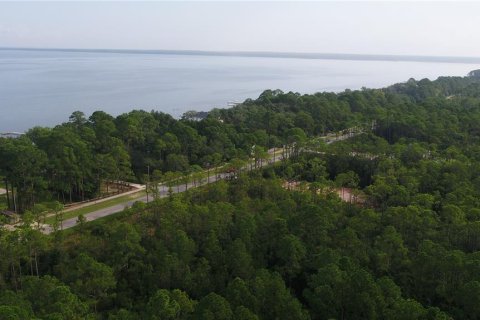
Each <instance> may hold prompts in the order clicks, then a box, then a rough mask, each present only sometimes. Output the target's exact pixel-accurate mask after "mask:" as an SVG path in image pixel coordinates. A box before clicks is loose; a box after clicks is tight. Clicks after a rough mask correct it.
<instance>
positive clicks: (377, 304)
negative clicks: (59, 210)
mask: <svg viewBox="0 0 480 320" xmlns="http://www.w3.org/2000/svg"><path fill="white" fill-rule="evenodd" d="M479 92H480V86H479V83H478V81H477V80H475V79H474V78H471V77H470V78H440V79H438V80H436V81H428V80H421V81H415V80H410V81H408V82H407V83H403V84H398V85H395V86H392V87H390V88H386V89H381V90H367V89H364V90H360V91H345V92H343V93H340V94H333V93H318V94H315V95H300V94H295V93H282V92H280V91H271V90H268V91H265V92H264V93H263V94H262V95H261V96H260V97H259V98H258V99H257V100H255V101H253V100H248V101H246V102H245V103H244V104H242V105H240V106H237V107H235V108H232V109H228V110H213V111H212V112H211V113H210V114H209V115H208V117H206V118H205V119H203V120H201V121H198V122H195V121H191V120H187V118H185V119H182V120H175V119H173V118H171V117H170V116H168V115H164V114H160V113H156V112H151V113H148V112H143V111H133V112H131V113H129V114H124V115H121V116H119V117H117V118H113V117H111V116H109V115H107V114H105V113H102V112H95V113H94V114H93V115H92V116H91V117H90V118H89V119H86V118H85V117H84V116H83V115H82V114H81V113H74V114H73V115H72V117H71V118H70V122H69V123H66V124H63V125H61V126H58V127H56V128H53V129H44V128H35V129H32V130H31V131H30V132H29V133H28V134H27V136H26V137H22V138H20V139H17V140H10V139H1V140H0V157H1V159H0V175H2V176H3V177H5V178H6V184H7V188H8V190H9V191H10V194H9V196H10V206H12V203H13V201H12V199H13V198H12V192H14V193H15V196H16V198H15V199H16V200H18V202H17V205H18V206H19V210H27V209H31V213H27V214H25V218H26V220H27V221H28V219H31V221H30V222H34V221H35V220H39V219H40V218H39V217H40V216H41V215H42V210H41V209H42V206H39V205H38V202H39V200H44V199H50V198H55V199H59V200H61V201H62V200H63V199H64V198H65V201H68V200H70V197H71V198H72V200H78V199H81V198H83V197H85V198H88V197H91V196H93V195H95V194H97V193H98V191H99V184H100V181H102V180H103V181H105V180H125V179H129V178H132V173H133V174H134V175H136V176H137V177H139V178H141V179H143V174H144V173H145V170H146V166H147V165H148V166H150V168H151V170H152V172H154V171H153V169H157V174H156V175H157V176H159V177H160V176H162V171H174V170H178V171H185V170H189V169H190V168H192V167H193V169H196V170H198V167H196V166H195V165H200V166H204V167H212V166H213V167H214V166H216V165H218V164H219V163H220V162H221V161H222V160H230V159H232V158H238V159H237V160H236V161H233V162H232V164H231V166H232V167H241V165H240V164H239V163H240V162H241V160H239V159H244V157H245V156H247V155H252V156H253V157H255V158H256V159H257V160H259V161H261V159H264V157H265V154H264V153H265V149H266V148H268V147H273V146H276V147H278V146H280V145H282V144H285V143H293V142H294V143H295V145H293V144H292V145H291V146H290V147H289V150H288V151H289V152H290V153H291V155H292V157H291V158H290V159H289V160H285V161H281V162H280V163H278V164H276V165H275V166H271V167H269V168H267V169H265V170H263V171H262V172H259V171H260V170H259V171H257V172H255V171H252V172H251V173H248V174H247V173H238V174H236V179H233V180H232V181H229V182H226V181H220V182H217V183H215V184H211V185H208V186H205V187H202V188H198V189H193V188H192V189H191V190H190V191H189V192H187V193H185V194H182V195H172V197H170V198H169V199H165V200H157V201H155V202H152V203H150V204H149V205H148V206H144V207H142V208H141V207H138V206H137V207H134V208H132V209H129V210H128V211H126V212H125V214H121V215H117V216H115V217H111V218H110V219H108V220H106V221H107V222H102V221H99V222H97V223H92V224H90V223H85V224H83V225H82V226H81V229H78V230H74V231H73V232H71V233H65V234H64V236H63V237H57V238H54V237H45V236H42V235H41V234H40V233H38V232H37V231H35V230H33V229H32V227H31V225H30V223H25V224H24V225H23V226H22V227H21V228H20V229H19V230H16V231H14V232H7V231H4V230H3V229H0V253H1V255H0V256H1V259H0V319H35V318H40V319H76V318H79V319H84V318H89V317H96V318H99V319H100V318H101V319H232V320H247V319H251V320H255V319H261V320H269V319H272V320H273V319H285V320H287V319H288V320H290V319H329V318H334V319H421V320H427V319H445V320H446V319H453V318H454V319H478V318H479V313H480V309H479V304H480V276H479V275H480V251H479V250H480V211H479V209H478V208H480V199H479V196H478V195H479V194H480V179H479V176H480V148H479V147H478V144H479V143H480V130H479V129H478V123H479V121H480V98H479V97H480V93H479ZM371 120H376V128H374V129H375V130H373V131H371V132H369V133H366V134H362V135H359V136H356V137H354V138H351V139H349V140H345V141H342V142H337V143H335V144H331V145H327V144H326V143H324V142H323V143H322V142H318V141H317V142H315V140H311V139H310V138H311V137H312V136H313V135H320V134H323V133H325V132H328V131H331V130H340V129H344V128H348V127H351V126H353V125H355V124H364V123H366V122H368V123H371V122H370V121H371ZM374 124H375V123H374ZM312 141H313V142H312ZM32 142H33V144H32ZM254 144H255V145H256V147H255V148H254V149H252V146H253V145H254ZM257 146H258V148H257ZM26 155H28V156H26ZM207 164H208V165H207ZM213 170H215V169H212V171H213ZM172 175H174V174H173V173H172V172H170V173H167V174H166V176H172ZM285 181H302V182H303V183H304V184H303V185H300V186H298V188H296V189H295V190H285V189H284V188H282V183H283V182H285ZM339 187H345V188H349V189H353V191H352V192H355V193H358V194H359V195H360V197H361V199H362V200H363V201H362V203H361V204H360V205H354V204H350V203H346V202H342V201H340V199H339V198H338V197H337V196H336V194H335V188H339Z"/></svg>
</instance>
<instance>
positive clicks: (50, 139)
mask: <svg viewBox="0 0 480 320" xmlns="http://www.w3.org/2000/svg"><path fill="white" fill-rule="evenodd" d="M479 86H480V82H479V81H478V80H477V79H476V78H475V77H466V78H461V77H452V78H439V79H438V80H436V81H429V80H426V79H425V80H420V81H416V80H413V79H411V80H409V81H408V82H406V83H401V84H397V85H394V86H391V87H389V88H385V89H363V90H359V91H350V90H346V91H345V92H342V93H338V94H335V93H316V94H312V95H300V94H298V93H293V92H289V93H284V92H282V91H279V90H273V91H272V90H267V91H265V92H263V93H262V94H261V95H260V96H259V97H258V98H257V99H255V100H251V99H248V100H246V101H245V102H244V103H243V104H241V105H238V106H236V107H233V108H230V109H214V110H212V111H211V112H209V113H208V116H206V117H205V118H204V119H202V120H200V121H195V120H191V118H190V117H184V118H183V119H180V120H176V119H174V118H173V117H171V116H170V115H167V114H164V113H160V112H155V111H152V112H146V111H138V110H136V111H132V112H130V113H127V114H122V115H120V116H118V117H116V118H114V117H112V116H110V115H108V114H106V113H105V112H102V111H97V112H94V113H93V114H92V115H90V116H89V117H88V118H87V117H86V116H85V115H84V114H83V113H82V112H74V113H73V114H72V115H71V116H70V119H69V121H68V122H66V123H63V124H61V125H58V126H56V127H54V128H41V127H35V128H32V129H31V130H29V131H28V132H27V134H26V135H25V136H22V137H20V138H18V139H2V138H0V177H2V176H3V178H4V182H5V187H6V189H7V190H8V191H9V192H8V203H9V207H10V209H14V208H16V209H17V211H20V212H22V211H24V210H26V209H29V208H31V207H32V206H33V205H34V204H35V203H38V202H43V201H51V200H59V201H61V202H64V203H65V202H71V201H77V200H84V199H88V198H92V197H95V196H97V195H99V193H100V188H101V184H102V181H112V180H130V181H132V180H133V181H143V180H144V175H145V174H146V173H147V167H149V168H150V170H151V171H154V170H158V171H159V172H167V171H172V172H187V171H188V170H189V168H190V167H191V166H192V165H197V166H201V167H204V168H208V167H213V166H216V165H218V164H219V163H221V162H223V161H228V160H231V159H234V158H247V157H249V156H250V155H251V152H252V146H253V145H255V146H257V147H258V148H261V147H263V148H270V147H279V146H282V145H284V144H288V143H292V142H295V141H304V140H305V139H306V138H307V137H310V136H315V135H320V134H323V133H326V132H330V131H337V130H341V129H344V128H348V127H351V126H354V125H358V124H365V123H369V122H370V121H371V120H376V121H377V124H378V125H377V130H378V134H380V135H381V136H384V137H386V138H387V140H388V141H389V142H394V141H396V140H398V139H399V138H400V137H405V138H409V137H413V136H415V137H422V138H423V139H425V140H426V141H429V142H435V143H439V144H443V145H445V144H451V143H462V141H463V140H464V139H465V134H467V133H472V132H475V131H477V130H478V120H479V119H480V118H479V107H478V99H479V95H480V90H479ZM197 120H198V119H197Z"/></svg>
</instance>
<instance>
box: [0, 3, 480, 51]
mask: <svg viewBox="0 0 480 320" xmlns="http://www.w3.org/2000/svg"><path fill="white" fill-rule="evenodd" d="M479 14H480V2H468V3H459V2H301V3H299V2H295V3H291V2H272V1H269V2H253V1H249V2H232V1H228V2H199V1H195V2H183V1H175V2H107V1H104V2H70V1H68V2H67V1H63V2H41V1H34V2H0V46H2V47H43V48H44V47H56V48H113V49H179V50H182V49H185V50H227V51H286V52H328V53H366V54H369V53H370V54H411V55H447V56H480V32H479V30H480V18H479Z"/></svg>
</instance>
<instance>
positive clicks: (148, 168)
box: [145, 165, 150, 203]
mask: <svg viewBox="0 0 480 320" xmlns="http://www.w3.org/2000/svg"><path fill="white" fill-rule="evenodd" d="M149 183H150V165H147V183H146V188H145V190H146V191H147V203H148V187H149Z"/></svg>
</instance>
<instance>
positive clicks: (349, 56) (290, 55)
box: [0, 47, 480, 64]
mask: <svg viewBox="0 0 480 320" xmlns="http://www.w3.org/2000/svg"><path fill="white" fill-rule="evenodd" d="M0 50H4V51H50V52H52V51H53V52H77V53H79V52H80V53H81V52H83V53H114V54H115V53H116V54H150V55H152V54H154V55H155V54H156V55H182V56H211V57H241V58H278V59H307V60H349V61H389V62H421V63H425V62H430V63H460V64H476V63H478V64H480V57H461V56H426V55H396V54H360V53H324V52H274V51H206V50H168V49H160V50H154V49H147V50H141V49H92V48H35V47H0Z"/></svg>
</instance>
